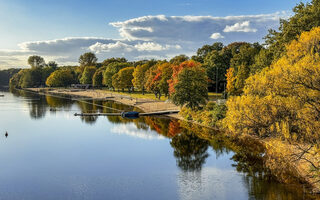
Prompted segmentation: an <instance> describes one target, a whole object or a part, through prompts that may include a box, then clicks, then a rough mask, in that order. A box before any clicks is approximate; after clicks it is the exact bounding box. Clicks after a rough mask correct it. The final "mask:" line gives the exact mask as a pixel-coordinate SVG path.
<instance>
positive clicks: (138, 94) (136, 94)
mask: <svg viewBox="0 0 320 200" xmlns="http://www.w3.org/2000/svg"><path fill="white" fill-rule="evenodd" d="M104 91H105V92H107V93H112V94H117V95H124V96H130V97H132V98H139V99H154V100H159V99H158V98H156V97H155V96H154V94H152V93H145V94H144V95H143V94H142V92H140V91H134V92H133V93H129V92H114V91H111V90H104ZM167 99H168V98H167V97H165V96H161V99H160V100H161V101H165V100H167Z"/></svg>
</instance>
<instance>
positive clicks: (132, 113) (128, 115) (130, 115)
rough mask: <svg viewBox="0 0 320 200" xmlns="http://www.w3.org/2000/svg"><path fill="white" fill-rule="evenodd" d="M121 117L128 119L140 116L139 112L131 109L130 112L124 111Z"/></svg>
mask: <svg viewBox="0 0 320 200" xmlns="http://www.w3.org/2000/svg"><path fill="white" fill-rule="evenodd" d="M121 117H123V118H127V119H137V118H139V112H135V111H130V112H122V113H121Z"/></svg>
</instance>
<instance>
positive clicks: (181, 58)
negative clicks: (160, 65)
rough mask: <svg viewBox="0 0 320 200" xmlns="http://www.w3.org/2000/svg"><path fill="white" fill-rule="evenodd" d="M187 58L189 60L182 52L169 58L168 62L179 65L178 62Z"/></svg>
mask: <svg viewBox="0 0 320 200" xmlns="http://www.w3.org/2000/svg"><path fill="white" fill-rule="evenodd" d="M187 60H189V57H188V56H186V55H184V54H181V55H178V56H175V57H173V58H171V60H170V63H171V64H174V65H180V63H183V62H184V61H187Z"/></svg>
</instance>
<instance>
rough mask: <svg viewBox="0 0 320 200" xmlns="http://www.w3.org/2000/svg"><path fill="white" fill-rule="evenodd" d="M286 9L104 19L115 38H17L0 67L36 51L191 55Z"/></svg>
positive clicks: (72, 59)
mask: <svg viewBox="0 0 320 200" xmlns="http://www.w3.org/2000/svg"><path fill="white" fill-rule="evenodd" d="M286 17H287V13H285V12H277V13H272V14H261V15H242V16H225V17H213V16H165V15H156V16H143V17H138V18H133V19H129V20H126V21H118V22H111V23H109V24H110V25H111V26H112V27H114V28H116V29H117V30H118V32H119V35H120V37H121V38H120V39H112V38H100V37H67V38H62V39H55V40H47V41H29V42H24V43H21V44H19V45H18V46H19V49H17V50H10V51H8V50H0V65H1V66H2V67H13V66H26V65H27V62H26V61H27V57H28V56H29V55H34V54H37V55H41V56H43V57H45V59H46V60H47V61H48V60H56V61H57V62H58V63H59V64H60V65H63V64H76V63H77V60H78V58H79V56H80V54H82V53H84V52H87V51H92V52H94V53H96V54H97V57H98V58H99V61H103V60H104V59H106V58H108V57H126V58H127V59H129V60H138V59H150V58H155V59H170V58H171V57H173V56H174V55H178V54H186V55H189V56H190V55H192V54H194V53H195V52H196V50H197V48H199V47H201V46H202V45H204V44H212V43H213V42H216V41H221V42H223V43H225V44H228V43H231V42H235V41H247V42H261V41H262V38H263V37H264V36H265V35H266V34H267V30H268V29H270V28H273V29H276V28H277V27H278V26H279V19H280V18H286Z"/></svg>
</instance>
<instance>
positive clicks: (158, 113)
mask: <svg viewBox="0 0 320 200" xmlns="http://www.w3.org/2000/svg"><path fill="white" fill-rule="evenodd" d="M175 113H179V110H167V111H157V112H149V113H139V117H140V116H156V115H169V114H175ZM121 114H122V113H75V114H74V116H81V117H94V116H121Z"/></svg>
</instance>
